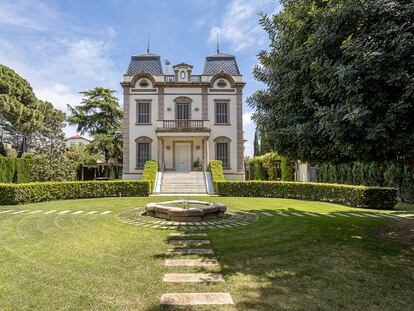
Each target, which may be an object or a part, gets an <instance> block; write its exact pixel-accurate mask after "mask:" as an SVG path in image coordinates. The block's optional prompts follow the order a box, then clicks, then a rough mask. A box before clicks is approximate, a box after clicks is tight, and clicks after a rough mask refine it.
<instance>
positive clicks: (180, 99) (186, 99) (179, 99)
mask: <svg viewBox="0 0 414 311" xmlns="http://www.w3.org/2000/svg"><path fill="white" fill-rule="evenodd" d="M192 102H193V100H192V99H191V98H189V97H187V96H180V97H177V98H175V99H174V103H180V104H191V103H192Z"/></svg>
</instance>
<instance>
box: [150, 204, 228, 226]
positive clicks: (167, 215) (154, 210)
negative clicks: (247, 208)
mask: <svg viewBox="0 0 414 311" xmlns="http://www.w3.org/2000/svg"><path fill="white" fill-rule="evenodd" d="M183 206H185V207H183ZM226 209H227V206H226V205H224V204H220V203H208V202H202V201H194V200H175V201H168V202H156V203H148V204H147V205H146V206H145V210H146V214H147V215H148V216H153V217H158V218H163V219H168V220H173V221H180V222H188V221H202V220H205V219H211V218H218V217H223V216H224V213H225V212H226Z"/></svg>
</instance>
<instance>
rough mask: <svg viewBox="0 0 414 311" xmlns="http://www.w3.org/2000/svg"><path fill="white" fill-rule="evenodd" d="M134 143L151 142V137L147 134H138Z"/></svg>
mask: <svg viewBox="0 0 414 311" xmlns="http://www.w3.org/2000/svg"><path fill="white" fill-rule="evenodd" d="M135 142H136V143H152V139H151V138H149V137H148V136H140V137H138V138H136V139H135Z"/></svg>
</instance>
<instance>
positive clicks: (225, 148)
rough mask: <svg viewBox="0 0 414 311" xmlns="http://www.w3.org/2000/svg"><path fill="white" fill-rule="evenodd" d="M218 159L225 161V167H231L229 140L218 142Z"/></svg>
mask: <svg viewBox="0 0 414 311" xmlns="http://www.w3.org/2000/svg"><path fill="white" fill-rule="evenodd" d="M216 160H220V161H221V162H222V163H223V167H225V168H228V167H230V159H229V143H228V142H220V143H216Z"/></svg>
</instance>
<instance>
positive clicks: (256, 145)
mask: <svg viewBox="0 0 414 311" xmlns="http://www.w3.org/2000/svg"><path fill="white" fill-rule="evenodd" d="M258 155H260V142H259V130H258V129H257V127H256V130H255V131H254V141H253V156H255V157H256V156H258Z"/></svg>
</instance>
